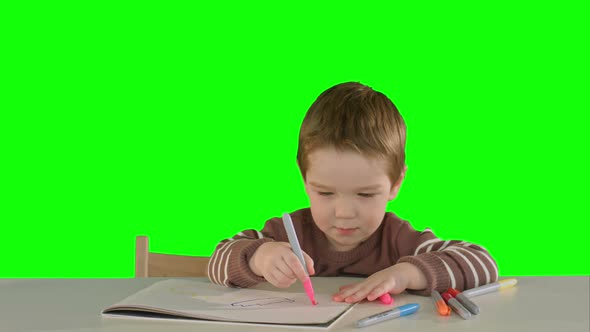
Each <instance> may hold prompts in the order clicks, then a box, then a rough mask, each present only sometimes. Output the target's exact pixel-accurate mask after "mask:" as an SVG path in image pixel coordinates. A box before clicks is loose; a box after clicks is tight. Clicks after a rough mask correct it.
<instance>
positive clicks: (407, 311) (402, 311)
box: [356, 303, 420, 327]
mask: <svg viewBox="0 0 590 332" xmlns="http://www.w3.org/2000/svg"><path fill="white" fill-rule="evenodd" d="M418 309H420V305H419V304H418V303H410V304H405V305H402V306H399V307H395V308H393V309H391V310H387V311H384V312H380V313H378V314H375V315H372V316H369V317H366V318H363V319H361V320H358V321H357V322H356V327H365V326H369V325H373V324H377V323H381V322H384V321H386V320H390V319H394V318H398V317H401V316H407V315H411V314H413V313H415V312H416V311H418Z"/></svg>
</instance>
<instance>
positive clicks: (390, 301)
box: [379, 293, 393, 304]
mask: <svg viewBox="0 0 590 332" xmlns="http://www.w3.org/2000/svg"><path fill="white" fill-rule="evenodd" d="M379 301H381V303H383V304H393V298H392V297H391V295H389V293H385V294H383V295H381V296H379Z"/></svg>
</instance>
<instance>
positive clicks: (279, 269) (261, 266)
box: [248, 242, 315, 288]
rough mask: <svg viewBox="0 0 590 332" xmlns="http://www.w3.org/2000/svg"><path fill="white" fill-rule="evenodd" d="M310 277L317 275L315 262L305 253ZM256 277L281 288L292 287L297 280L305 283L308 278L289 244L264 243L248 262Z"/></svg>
mask: <svg viewBox="0 0 590 332" xmlns="http://www.w3.org/2000/svg"><path fill="white" fill-rule="evenodd" d="M303 257H304V259H305V264H306V265H307V270H308V272H309V275H313V274H315V270H314V268H313V260H312V259H311V257H309V256H308V255H307V254H306V253H305V252H304V253H303ZM248 264H249V266H250V269H251V270H252V272H254V273H255V274H256V275H259V276H262V277H264V278H265V279H266V280H267V281H268V282H270V283H271V284H273V285H274V286H276V287H279V288H287V287H289V286H291V285H292V284H293V283H294V282H295V281H297V279H299V280H301V282H304V281H305V279H307V278H308V276H307V273H305V270H304V269H303V265H302V264H301V262H300V261H299V259H298V258H297V256H296V255H295V253H294V252H293V250H291V246H290V245H289V243H287V242H266V243H263V244H262V245H261V246H260V247H258V249H256V251H255V252H254V255H252V257H251V258H250V261H249V262H248Z"/></svg>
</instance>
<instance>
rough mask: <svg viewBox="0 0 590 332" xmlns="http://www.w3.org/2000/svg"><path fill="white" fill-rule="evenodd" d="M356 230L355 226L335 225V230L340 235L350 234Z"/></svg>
mask: <svg viewBox="0 0 590 332" xmlns="http://www.w3.org/2000/svg"><path fill="white" fill-rule="evenodd" d="M356 230H357V229H356V228H341V227H336V232H338V234H340V235H351V234H353V233H354V232H355V231H356Z"/></svg>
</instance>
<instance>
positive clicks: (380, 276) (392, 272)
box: [332, 263, 426, 303]
mask: <svg viewBox="0 0 590 332" xmlns="http://www.w3.org/2000/svg"><path fill="white" fill-rule="evenodd" d="M425 287H426V277H425V276H424V274H423V273H422V271H420V269H418V268H417V267H416V266H414V265H413V264H410V263H399V264H396V265H393V266H391V267H388V268H386V269H383V270H381V271H379V272H376V273H374V274H373V275H371V276H370V277H368V278H367V279H365V280H364V281H362V282H358V283H354V284H350V285H346V286H342V287H340V290H339V292H338V293H336V294H334V295H333V296H332V300H334V301H336V302H347V303H355V302H359V301H362V300H364V299H365V298H366V299H367V300H369V301H374V300H375V299H377V298H378V297H380V296H381V295H383V294H385V293H391V294H399V293H401V292H403V291H404V290H406V288H411V289H423V288H425Z"/></svg>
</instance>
